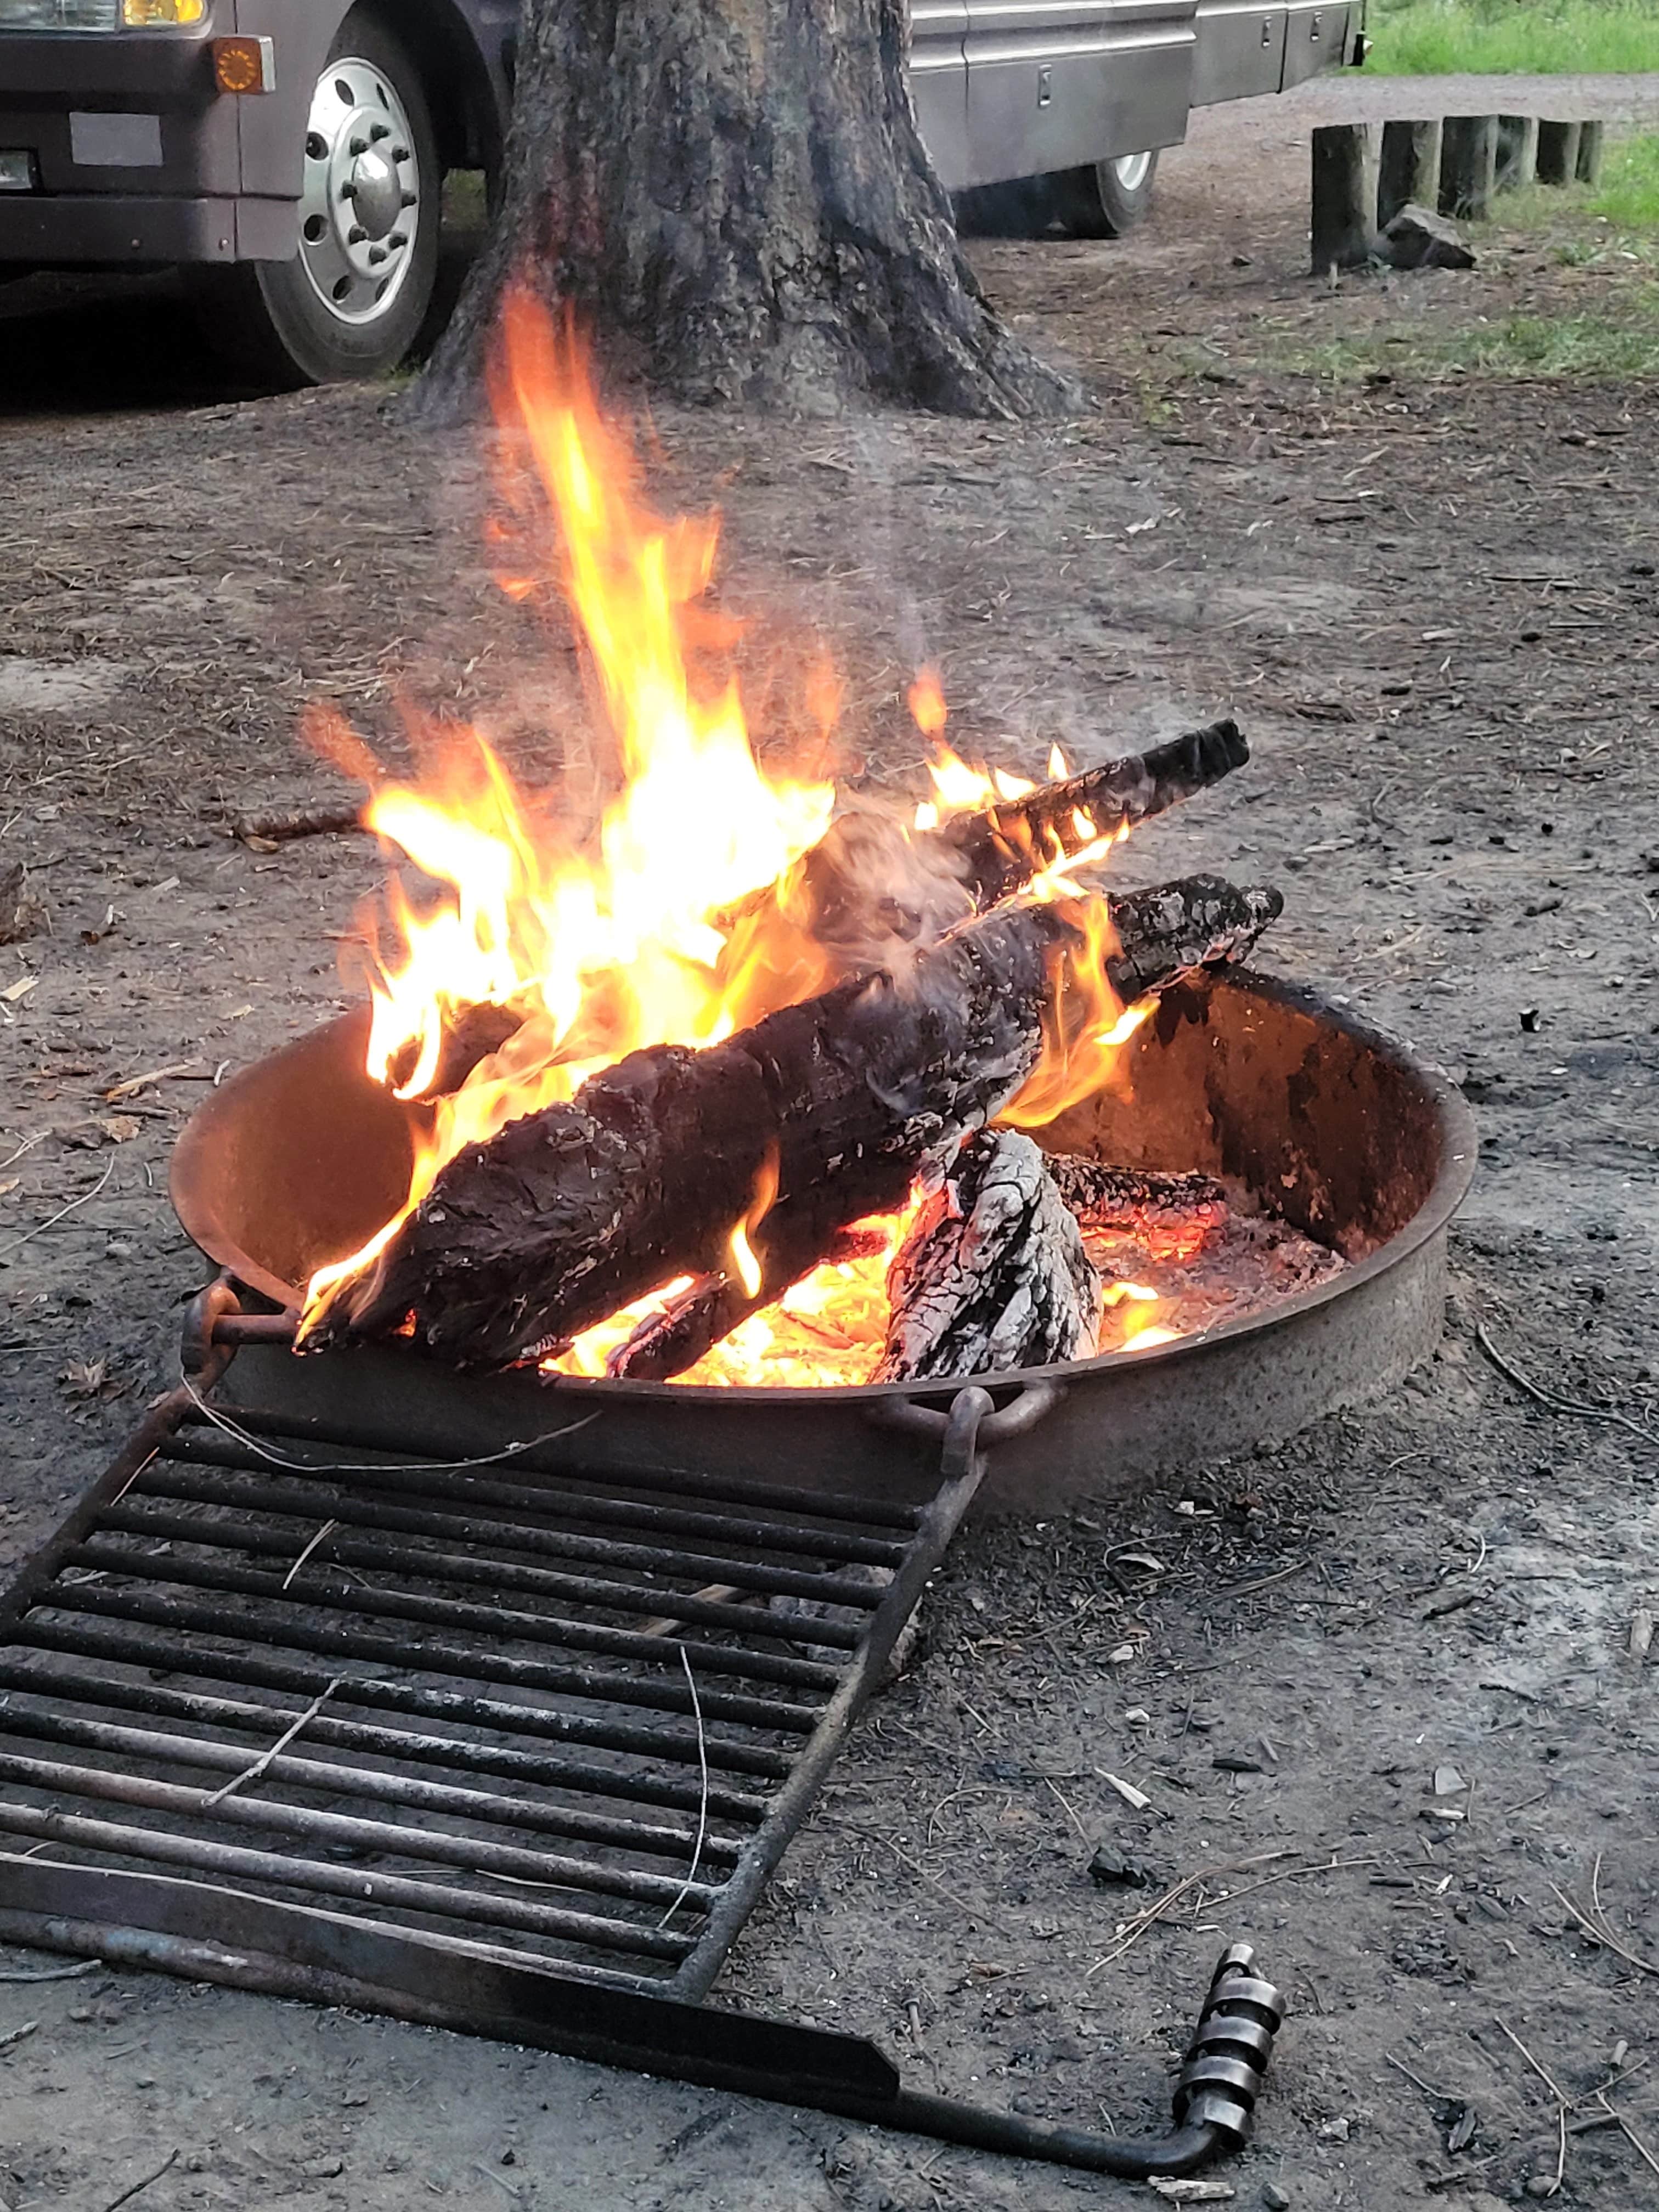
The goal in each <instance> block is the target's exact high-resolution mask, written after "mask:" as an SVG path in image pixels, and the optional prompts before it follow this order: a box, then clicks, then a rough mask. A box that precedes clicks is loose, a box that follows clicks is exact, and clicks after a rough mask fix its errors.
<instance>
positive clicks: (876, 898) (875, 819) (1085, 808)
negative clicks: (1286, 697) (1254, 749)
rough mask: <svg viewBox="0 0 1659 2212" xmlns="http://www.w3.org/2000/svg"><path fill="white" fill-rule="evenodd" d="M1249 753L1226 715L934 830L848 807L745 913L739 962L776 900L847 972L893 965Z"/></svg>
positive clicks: (768, 921) (1206, 783) (767, 927)
mask: <svg viewBox="0 0 1659 2212" xmlns="http://www.w3.org/2000/svg"><path fill="white" fill-rule="evenodd" d="M1249 757H1250V748H1249V743H1248V742H1247V740H1246V739H1245V738H1244V736H1243V732H1241V731H1240V729H1239V726H1238V725H1237V722H1234V721H1232V720H1223V721H1218V722H1212V723H1210V724H1209V725H1207V726H1206V727H1205V728H1204V729H1201V730H1192V731H1189V732H1188V733H1187V734H1186V735H1185V736H1184V737H1179V738H1170V740H1169V741H1168V743H1166V744H1161V745H1154V746H1153V747H1152V750H1150V751H1148V752H1144V753H1133V754H1130V755H1129V756H1127V757H1126V758H1124V759H1121V760H1114V761H1107V762H1104V763H1103V764H1102V765H1101V766H1100V767H1098V768H1092V769H1085V770H1084V771H1083V772H1082V774H1080V775H1073V776H1066V777H1064V778H1062V779H1061V780H1060V781H1055V782H1053V783H1045V784H1039V785H1038V786H1037V787H1036V790H1034V791H1031V792H1028V793H1026V794H1025V796H1024V798H1022V799H1007V800H1000V801H999V802H998V804H997V805H995V806H994V807H989V808H987V809H986V810H985V811H983V812H981V813H974V814H963V815H958V816H957V817H955V818H954V819H952V820H951V821H948V822H946V823H943V824H942V825H941V826H940V827H939V829H934V830H931V831H926V832H922V833H920V834H917V833H914V832H912V831H911V830H909V829H908V828H906V827H905V825H904V824H902V823H901V822H899V821H898V820H897V819H896V817H894V816H892V815H891V814H889V813H881V812H878V811H873V810H869V809H864V808H858V807H854V808H852V809H850V810H849V811H848V812H847V813H845V814H842V815H841V816H839V817H837V818H836V821H835V822H833V823H831V824H830V826H829V830H828V831H827V832H826V833H825V835H824V836H823V838H821V839H820V841H819V842H818V843H817V845H816V846H814V848H812V850H811V852H810V853H809V854H807V855H806V856H805V860H803V862H802V863H801V866H800V868H799V871H798V872H797V873H796V874H795V876H794V877H793V879H786V881H785V883H784V884H782V885H781V886H778V887H776V888H775V889H774V890H769V891H767V892H765V893H763V894H762V895H761V896H759V897H757V899H756V900H755V901H754V902H753V905H752V907H751V908H750V909H749V910H748V912H747V913H746V914H745V915H741V916H739V917H738V927H737V933H736V935H735V937H734V940H733V946H732V954H733V958H734V962H735V963H738V964H741V963H742V961H743V959H744V955H745V953H746V951H747V950H748V946H749V945H750V942H751V941H752V936H753V929H752V927H745V926H744V925H745V924H746V923H750V921H751V917H755V918H758V919H759V922H760V926H761V927H762V928H763V930H764V931H765V932H766V933H772V932H774V931H775V928H776V927H777V921H778V915H779V909H780V908H781V909H782V911H783V912H784V913H786V914H787V917H788V920H789V921H790V922H791V923H792V924H793V926H794V927H796V928H797V929H798V930H799V932H800V933H802V935H803V936H804V937H805V938H806V939H810V940H811V943H812V944H813V945H817V946H818V947H819V948H821V949H822V950H823V951H826V952H828V953H829V955H830V956H831V957H832V958H833V959H834V961H835V962H836V965H837V967H838V968H839V969H842V971H844V972H846V973H849V974H850V973H853V972H854V971H856V970H858V969H864V968H871V967H880V966H884V965H886V964H889V963H890V962H891V961H893V960H894V959H896V958H898V957H903V955H904V953H905V951H907V949H908V948H912V947H914V946H915V945H927V944H931V943H932V942H933V940H934V939H937V938H939V937H942V936H943V935H944V934H945V931H946V930H947V929H950V928H952V927H954V926H955V925H956V924H957V922H959V921H963V920H964V919H965V918H966V917H967V916H968V915H970V914H978V913H984V912H985V911H987V909H988V908H991V907H994V906H995V905H996V904H997V902H998V901H999V900H1001V899H1005V898H1007V897H1008V896H1011V894H1012V893H1013V892H1015V891H1017V890H1019V889H1020V888H1021V886H1022V885H1024V884H1027V883H1029V882H1030V879H1031V878H1032V876H1033V875H1035V874H1036V873H1037V872H1038V871H1039V870H1041V869H1043V868H1046V867H1048V866H1052V865H1053V864H1054V862H1055V861H1056V860H1063V859H1067V858H1069V857H1070V856H1071V855H1072V854H1075V853H1077V852H1079V851H1080V850H1081V849H1082V848H1083V847H1084V846H1085V845H1086V844H1088V843H1090V842H1092V840H1093V839H1095V838H1097V837H1107V836H1113V835H1114V834H1115V832H1117V831H1119V830H1121V829H1129V828H1132V827H1133V825H1134V824H1135V823H1139V822H1144V821H1146V819H1147V818H1148V817H1149V816H1151V815H1154V814H1160V813H1162V812H1163V811H1164V809H1165V808H1166V807H1170V806H1175V805H1179V803H1180V802H1181V801H1182V799H1190V798H1192V797H1193V796H1194V794H1195V793H1198V792H1200V791H1206V790H1207V789H1208V788H1209V787H1210V786H1211V785H1212V784H1215V783H1218V782H1220V781H1221V780H1222V778H1223V777H1224V776H1227V775H1231V774H1232V772H1233V770H1234V769H1238V768H1243V766H1244V764H1245V763H1246V762H1247V761H1248V760H1249ZM1084 823H1087V824H1089V825H1090V826H1089V828H1088V829H1087V831H1086V832H1085V829H1084V828H1083V826H1082V825H1083V824H1084Z"/></svg>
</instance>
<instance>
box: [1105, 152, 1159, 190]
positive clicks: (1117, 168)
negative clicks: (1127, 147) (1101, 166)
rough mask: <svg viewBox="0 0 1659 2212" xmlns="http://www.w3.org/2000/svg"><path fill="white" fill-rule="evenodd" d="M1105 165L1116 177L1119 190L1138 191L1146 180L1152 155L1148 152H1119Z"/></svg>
mask: <svg viewBox="0 0 1659 2212" xmlns="http://www.w3.org/2000/svg"><path fill="white" fill-rule="evenodd" d="M1106 166H1107V167H1108V168H1109V169H1110V171H1111V173H1112V174H1113V176H1114V177H1115V178H1116V179H1117V182H1118V188H1119V190H1120V191H1126V192H1138V191H1139V190H1140V188H1141V186H1142V185H1144V184H1145V183H1146V178H1147V174H1148V173H1149V171H1150V170H1151V168H1152V155H1151V154H1150V153H1146V154H1120V155H1118V157H1117V159H1116V160H1115V161H1109V162H1108V163H1107V165H1106Z"/></svg>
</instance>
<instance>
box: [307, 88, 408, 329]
mask: <svg viewBox="0 0 1659 2212" xmlns="http://www.w3.org/2000/svg"><path fill="white" fill-rule="evenodd" d="M421 186H422V178H421V165H420V163H419V161H417V160H416V153H415V134H414V132H413V131H412V130H411V129H410V120H409V115H408V112H407V110H406V109H405V108H404V104H403V102H402V100H399V99H398V92H397V88H396V87H395V86H394V85H393V84H392V82H391V80H390V79H389V78H388V77H387V76H386V72H385V70H380V69H377V68H376V67H375V65H374V63H373V62H366V61H362V60H360V59H358V58H355V57H348V58H344V59H343V60H340V61H337V62H331V63H330V64H329V65H328V67H327V68H326V69H325V70H324V71H323V74H322V76H320V77H319V79H318V82H317V89H316V91H315V93H314V94H313V95H312V101H311V116H310V119H309V121H308V122H307V125H306V153H305V177H304V182H303V185H302V186H301V194H300V265H301V268H302V269H303V270H305V273H306V276H307V278H308V280H309V282H310V284H311V288H312V289H313V292H315V294H316V295H317V297H318V298H319V300H320V301H322V303H323V306H324V307H325V308H326V309H327V310H328V312H329V313H330V314H331V315H332V316H334V317H335V318H336V319H337V321H339V322H342V323H349V324H351V325H355V326H356V327H359V328H361V327H362V325H364V324H365V323H373V322H374V321H376V320H377V319H379V318H380V316H382V315H386V314H389V313H391V311H392V307H393V305H394V304H395V302H396V301H397V298H398V294H399V293H400V292H401V291H402V289H403V288H404V283H405V281H406V280H407V278H408V276H409V271H410V266H411V265H412V263H413V261H414V247H415V240H416V233H417V229H418V226H419V223H420V220H421V214H422V210H421Z"/></svg>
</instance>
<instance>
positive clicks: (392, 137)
mask: <svg viewBox="0 0 1659 2212" xmlns="http://www.w3.org/2000/svg"><path fill="white" fill-rule="evenodd" d="M441 185H442V172H441V168H440V166H439V161H438V149H437V142H436V139H435V137H434V134H433V129H432V118H431V114H430V112H429V110H428V106H427V101H426V95H425V94H424V92H423V91H422V86H421V80H420V76H419V73H418V71H417V70H416V67H415V65H414V64H413V63H412V62H411V61H410V58H409V56H408V55H407V53H406V52H404V48H403V46H401V45H400V44H399V42H398V40H397V39H396V38H395V37H394V36H393V35H392V33H391V32H390V31H389V30H387V29H386V27H385V26H384V25H383V24H382V23H381V21H380V19H379V17H378V16H377V15H374V13H373V12H372V11H371V10H370V9H367V8H362V7H359V8H354V9H352V11H351V13H350V14H349V15H348V16H347V17H346V19H345V21H344V22H343V23H342V24H341V26H340V28H339V32H338V33H337V36H336V38H335V40H334V46H333V50H332V52H331V54H330V56H329V58H328V61H327V62H326V63H325V65H324V68H323V71H322V74H321V76H319V78H318V80H317V86H316V89H315V91H314V92H313V95H312V101H311V110H310V113H309V116H308V117H307V124H306V139H305V166H304V171H303V176H302V181H301V195H300V250H299V252H297V253H296V254H295V256H294V258H293V259H292V260H291V261H252V262H246V263H243V264H240V266H238V267H236V268H234V269H229V270H222V271H215V272H213V275H212V279H211V280H210V284H209V287H208V289H207V290H206V292H205V294H204V298H203V301H202V315H203V321H204V328H205V331H206V335H207V337H208V338H209V340H210V343H212V344H213V345H214V346H215V347H216V349H217V350H218V351H219V352H220V353H221V354H222V355H223V356H225V357H226V358H228V360H229V361H230V362H232V364H233V365H234V367H235V368H237V369H238V370H240V372H241V373H243V374H246V375H250V376H252V377H253V378H255V379H257V380H258V381H259V382H261V383H270V384H275V385H278V386H282V387H283V388H285V389H292V388H294V387H295V386H299V385H304V384H333V383H339V382H342V381H344V380H349V379H351V378H356V377H374V376H385V375H386V374H389V373H390V372H391V371H392V369H394V368H397V366H398V362H401V361H402V359H403V358H404V355H405V354H406V353H407V352H408V351H409V349H410V346H411V345H412V344H413V343H414V341H415V338H416V334H417V332H418V331H420V329H421V326H422V323H423V322H424V321H425V319H426V313H427V309H428V305H429V304H430V302H431V299H432V290H433V284H434V282H435V277H436V275H437V267H438V232H439V222H440V196H441Z"/></svg>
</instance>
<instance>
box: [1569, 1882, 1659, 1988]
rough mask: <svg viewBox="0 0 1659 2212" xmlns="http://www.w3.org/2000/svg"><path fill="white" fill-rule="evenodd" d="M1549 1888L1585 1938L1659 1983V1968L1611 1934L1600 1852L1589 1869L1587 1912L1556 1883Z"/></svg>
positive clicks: (1611, 1928)
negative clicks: (1603, 1895) (1603, 1902)
mask: <svg viewBox="0 0 1659 2212" xmlns="http://www.w3.org/2000/svg"><path fill="white" fill-rule="evenodd" d="M1550 1887H1551V1888H1552V1889H1553V1890H1554V1891H1555V1893H1556V1895H1557V1896H1558V1897H1559V1899H1560V1900H1561V1902H1562V1904H1563V1905H1565V1906H1566V1908H1567V1911H1569V1912H1570V1913H1571V1915H1572V1917H1573V1918H1574V1919H1575V1920H1576V1921H1577V1923H1578V1925H1579V1926H1580V1927H1581V1928H1582V1929H1583V1931H1584V1933H1585V1934H1586V1935H1587V1936H1594V1937H1595V1941H1596V1942H1598V1943H1602V1944H1605V1945H1606V1946H1607V1949H1608V1950H1609V1951H1613V1952H1616V1953H1617V1954H1618V1955H1619V1957H1620V1958H1621V1959H1622V1960H1624V1961H1625V1963H1626V1966H1634V1967H1635V1968H1636V1970H1637V1972H1638V1973H1642V1974H1651V1975H1652V1976H1653V1977H1654V1978H1655V1980H1656V1981H1659V1966H1655V1965H1654V1963H1653V1961H1652V1960H1651V1959H1644V1958H1643V1957H1642V1956H1641V1955H1640V1954H1638V1952H1635V1951H1632V1950H1630V1949H1629V1948H1627V1947H1626V1945H1625V1944H1623V1943H1621V1942H1620V1941H1619V1938H1618V1937H1617V1936H1615V1935H1614V1934H1613V1927H1612V1923H1610V1922H1609V1921H1608V1919H1607V1914H1606V1912H1605V1911H1603V1910H1602V1906H1601V1852H1600V1851H1598V1852H1597V1853H1596V1854H1595V1865H1594V1866H1593V1867H1592V1868H1591V1869H1590V1905H1591V1910H1590V1911H1589V1912H1586V1911H1584V1909H1583V1905H1577V1904H1575V1902H1574V1901H1573V1899H1571V1898H1570V1897H1569V1896H1568V1895H1567V1893H1566V1891H1565V1889H1562V1888H1560V1887H1558V1885H1557V1884H1556V1883H1554V1882H1552V1883H1551V1884H1550Z"/></svg>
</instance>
